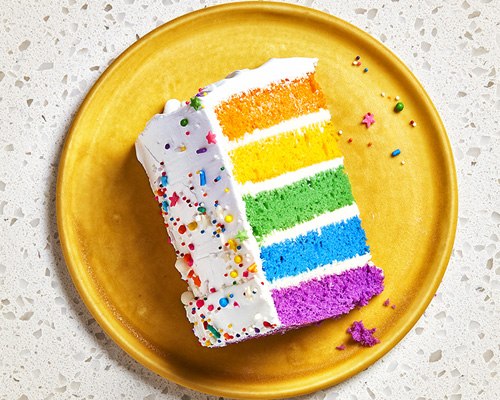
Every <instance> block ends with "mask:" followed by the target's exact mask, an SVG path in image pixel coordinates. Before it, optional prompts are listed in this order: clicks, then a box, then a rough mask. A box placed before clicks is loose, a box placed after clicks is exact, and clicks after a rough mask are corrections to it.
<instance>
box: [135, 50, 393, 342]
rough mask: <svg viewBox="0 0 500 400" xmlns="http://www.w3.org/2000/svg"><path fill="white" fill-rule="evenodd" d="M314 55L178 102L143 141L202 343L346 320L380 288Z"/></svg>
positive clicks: (271, 64) (141, 154)
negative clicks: (352, 311)
mask: <svg viewBox="0 0 500 400" xmlns="http://www.w3.org/2000/svg"><path fill="white" fill-rule="evenodd" d="M316 63H317V60H316V59H311V58H284V59H272V60H270V61H268V62H267V63H265V64H264V65H262V66H261V67H259V68H257V69H253V70H241V71H237V72H234V73H232V74H231V75H229V76H228V77H227V78H226V79H224V80H222V81H219V82H216V83H214V84H212V85H209V86H207V87H205V88H203V89H200V90H199V92H198V93H197V94H196V95H195V96H194V97H192V98H191V99H190V100H188V101H186V102H184V103H180V102H179V101H177V100H170V101H168V102H167V104H166V106H165V111H164V112H163V113H162V114H158V115H156V116H155V117H154V118H153V119H152V120H151V121H150V122H149V123H148V124H147V126H146V129H145V130H144V132H143V133H142V134H141V135H140V136H139V138H138V140H137V143H136V151H137V157H138V159H139V161H140V162H141V163H142V164H143V166H144V168H145V170H146V172H147V175H148V177H149V180H150V184H151V187H152V189H153V192H154V194H155V196H156V199H157V201H158V203H159V205H160V208H161V212H162V215H163V218H164V222H165V226H166V229H167V231H168V234H169V236H170V240H171V243H172V244H173V246H174V247H175V250H176V253H177V256H178V259H177V262H176V268H177V269H178V270H179V272H180V274H181V276H182V278H183V279H184V280H185V281H186V282H187V284H188V286H189V289H188V291H187V292H185V293H184V294H183V295H182V296H181V301H182V303H183V304H184V306H185V308H186V312H187V317H188V319H189V320H190V321H191V322H192V323H193V327H194V333H195V334H196V336H197V337H198V339H199V341H200V343H201V344H202V345H204V346H208V347H220V346H225V345H226V344H228V343H233V342H238V341H241V340H245V339H248V338H251V337H256V336H262V335H268V334H271V333H276V332H283V331H285V330H288V329H292V328H298V327H300V326H304V325H308V324H311V323H315V322H318V321H321V320H324V319H326V318H331V317H337V316H340V315H342V314H345V313H348V312H349V311H350V310H352V309H353V308H354V307H357V306H363V305H366V304H367V302H368V300H370V298H372V297H373V296H375V295H377V294H379V293H380V292H381V291H382V290H383V279H384V276H383V272H382V270H381V269H379V268H377V267H375V266H374V265H373V264H372V263H371V261H370V259H371V256H370V250H369V247H368V246H367V244H366V237H365V233H364V230H363V228H362V227H361V220H360V217H359V211H358V208H357V206H356V203H355V202H354V198H353V195H352V192H351V186H350V183H349V179H348V177H347V175H346V173H345V170H344V166H343V158H342V155H341V153H340V150H339V147H338V145H337V135H336V134H335V133H334V129H333V127H332V124H331V122H330V113H329V111H328V109H327V105H326V99H325V96H324V95H323V93H322V91H321V89H320V87H319V85H318V83H317V82H316V80H315V69H316Z"/></svg>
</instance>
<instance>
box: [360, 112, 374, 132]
mask: <svg viewBox="0 0 500 400" xmlns="http://www.w3.org/2000/svg"><path fill="white" fill-rule="evenodd" d="M361 123H362V124H365V125H366V127H367V128H369V127H370V126H371V125H373V124H374V123H375V118H373V114H372V113H366V114H365V116H364V117H363V121H361Z"/></svg>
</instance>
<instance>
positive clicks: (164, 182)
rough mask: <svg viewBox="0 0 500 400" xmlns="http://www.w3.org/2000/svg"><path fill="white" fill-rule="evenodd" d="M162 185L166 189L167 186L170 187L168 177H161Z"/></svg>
mask: <svg viewBox="0 0 500 400" xmlns="http://www.w3.org/2000/svg"><path fill="white" fill-rule="evenodd" d="M161 185H162V186H163V187H165V186H167V185H168V177H167V176H166V175H163V176H162V177H161Z"/></svg>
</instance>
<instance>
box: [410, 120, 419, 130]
mask: <svg viewBox="0 0 500 400" xmlns="http://www.w3.org/2000/svg"><path fill="white" fill-rule="evenodd" d="M410 125H411V126H413V127H414V128H415V127H416V126H417V123H416V122H415V121H414V120H411V121H410Z"/></svg>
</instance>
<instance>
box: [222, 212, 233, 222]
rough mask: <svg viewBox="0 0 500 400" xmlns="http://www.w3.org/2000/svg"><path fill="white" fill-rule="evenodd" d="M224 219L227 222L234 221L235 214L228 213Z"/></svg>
mask: <svg viewBox="0 0 500 400" xmlns="http://www.w3.org/2000/svg"><path fill="white" fill-rule="evenodd" d="M224 221H226V222H233V216H232V215H231V214H228V215H226V216H225V217H224Z"/></svg>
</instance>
